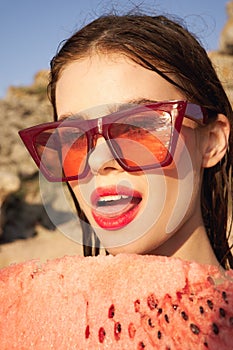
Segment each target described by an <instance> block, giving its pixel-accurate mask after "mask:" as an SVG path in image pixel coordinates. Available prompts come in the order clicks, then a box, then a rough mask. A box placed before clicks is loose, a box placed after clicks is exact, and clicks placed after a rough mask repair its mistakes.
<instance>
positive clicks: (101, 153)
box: [88, 137, 123, 175]
mask: <svg viewBox="0 0 233 350" xmlns="http://www.w3.org/2000/svg"><path fill="white" fill-rule="evenodd" d="M88 165H89V167H90V170H91V172H92V174H94V175H96V174H105V173H107V172H109V171H114V170H116V171H123V169H122V168H121V166H120V165H119V164H118V162H117V161H116V159H115V158H114V157H113V155H112V153H111V151H110V149H109V147H108V145H107V143H106V141H105V140H104V138H103V137H99V138H98V140H97V142H96V145H95V148H94V149H93V150H92V152H91V153H90V155H89V158H88Z"/></svg>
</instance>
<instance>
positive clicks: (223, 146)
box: [202, 114, 230, 168]
mask: <svg viewBox="0 0 233 350" xmlns="http://www.w3.org/2000/svg"><path fill="white" fill-rule="evenodd" d="M229 135H230V123H229V120H228V119H227V117H226V116H225V115H223V114H218V116H217V119H216V120H215V121H214V122H213V123H211V124H210V125H208V126H207V129H206V133H205V137H207V139H206V142H205V147H204V150H203V158H202V166H203V167H204V168H210V167H212V166H214V165H216V164H217V163H218V162H219V161H220V160H221V159H222V158H223V157H224V155H225V153H226V151H227V147H228V139H229Z"/></svg>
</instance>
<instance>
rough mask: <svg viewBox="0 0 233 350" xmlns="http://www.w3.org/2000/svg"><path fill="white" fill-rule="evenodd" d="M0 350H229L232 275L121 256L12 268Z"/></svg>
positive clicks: (6, 277) (3, 294)
mask: <svg viewBox="0 0 233 350" xmlns="http://www.w3.org/2000/svg"><path fill="white" fill-rule="evenodd" d="M0 349H1V350H4V349H7V350H11V349H18V350H19V349H20V350H24V349H25V350H30V349H33V350H35V349H36V350H39V349H41V350H48V349H56V350H58V349H64V350H69V349H83V350H86V349H95V350H96V349H111V350H114V349H120V350H124V349H127V350H131V349H135V350H139V349H146V350H147V349H160V350H162V349H164V350H169V349H170V350H172V349H175V350H179V349H180V350H188V349H190V350H195V349H211V350H215V349H217V350H225V349H226V350H229V349H233V271H229V272H227V273H224V276H223V274H220V272H219V270H218V268H216V267H213V266H207V265H199V264H196V263H189V262H185V261H182V260H179V259H175V258H166V257H153V256H139V255H124V254H120V255H117V256H116V257H113V256H99V257H89V258H83V257H78V256H76V257H64V258H62V259H56V260H51V261H48V262H47V263H46V264H40V263H39V262H37V261H31V262H27V263H23V264H18V265H12V266H10V267H7V268H4V269H2V270H0Z"/></svg>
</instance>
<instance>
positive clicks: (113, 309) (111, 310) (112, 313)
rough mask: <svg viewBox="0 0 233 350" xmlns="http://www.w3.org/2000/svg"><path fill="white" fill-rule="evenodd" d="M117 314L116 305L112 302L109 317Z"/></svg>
mask: <svg viewBox="0 0 233 350" xmlns="http://www.w3.org/2000/svg"><path fill="white" fill-rule="evenodd" d="M114 315H115V306H114V305H113V304H112V305H111V306H110V308H109V310H108V317H109V318H113V317H114Z"/></svg>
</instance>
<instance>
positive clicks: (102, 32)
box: [49, 14, 233, 268]
mask: <svg viewBox="0 0 233 350" xmlns="http://www.w3.org/2000/svg"><path fill="white" fill-rule="evenodd" d="M96 52H101V53H105V54H109V53H122V54H124V55H126V56H127V57H129V58H131V59H132V60H134V61H135V62H137V63H138V64H140V65H142V66H143V67H145V68H147V69H150V70H152V71H155V72H157V73H158V74H160V75H161V76H162V77H163V78H165V79H166V80H168V81H169V82H170V83H171V84H173V85H175V86H176V87H177V88H178V89H180V90H181V91H182V92H183V93H184V94H185V96H186V98H187V99H188V100H189V101H192V102H194V103H197V104H199V105H201V106H204V107H206V108H207V110H208V112H209V119H210V120H213V119H214V118H215V117H216V116H217V114H218V113H223V114H225V115H226V116H227V117H228V119H229V121H230V124H231V129H232V120H233V118H232V117H233V116H232V108H231V105H230V103H229V100H228V98H227V96H226V94H225V91H224V89H223V87H222V85H221V83H220V81H219V79H218V77H217V75H216V72H215V70H214V68H213V66H212V64H211V61H210V59H209V57H208V55H207V53H206V51H205V50H204V48H203V47H202V46H201V44H200V43H199V41H198V40H197V39H196V38H195V37H194V35H192V34H191V33H190V32H189V31H188V30H187V29H186V28H185V26H184V25H183V24H182V25H181V24H180V23H179V22H178V21H175V20H171V19H169V18H167V17H165V16H148V15H144V14H141V15H140V14H129V15H107V16H103V17H100V18H98V19H96V20H94V21H93V22H91V23H90V24H88V25H86V26H85V27H84V28H82V29H81V30H79V31H78V32H76V33H75V34H74V35H73V36H71V37H70V39H68V40H67V41H66V42H65V43H64V44H63V46H62V47H61V48H60V50H59V51H58V53H57V55H56V56H55V57H54V58H53V59H52V61H51V74H50V84H49V94H50V99H51V102H52V105H53V109H54V118H55V119H56V118H57V111H56V94H55V91H56V83H57V81H58V79H59V77H60V76H61V72H62V71H63V69H64V68H65V67H66V66H67V65H68V64H69V63H71V62H73V61H75V60H78V59H80V58H83V57H87V56H88V55H91V54H92V53H96ZM171 77H174V78H171ZM232 146H233V143H232V132H231V133H230V140H229V147H228V151H227V153H226V155H225V157H224V158H223V159H222V160H221V161H220V162H219V163H218V164H217V165H216V166H214V167H212V168H206V169H204V175H203V183H202V200H201V205H202V215H203V219H204V223H205V227H206V231H207V234H208V236H209V239H210V242H211V245H212V247H213V250H214V252H215V254H216V257H217V259H218V260H219V262H220V263H221V265H222V266H223V267H224V268H229V267H233V257H232V253H231V250H230V246H229V234H230V229H231V224H230V225H229V223H231V217H232V215H231V214H232V193H231V166H232ZM70 190H71V189H70ZM71 192H72V191H71ZM73 199H74V201H75V203H76V206H77V210H78V213H79V216H80V218H81V225H82V228H83V237H84V241H83V244H84V254H85V255H91V254H98V247H97V245H96V244H97V238H96V236H95V233H94V232H92V229H91V228H90V225H89V224H88V221H87V219H86V217H85V214H84V213H83V212H82V211H81V209H80V207H79V204H78V202H77V200H76V198H75V196H73ZM229 226H230V227H229ZM92 235H93V236H92ZM91 237H94V238H91ZM92 239H94V241H95V243H94V244H93V242H92ZM93 245H94V246H95V247H96V248H94V251H93V249H92V247H93Z"/></svg>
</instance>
